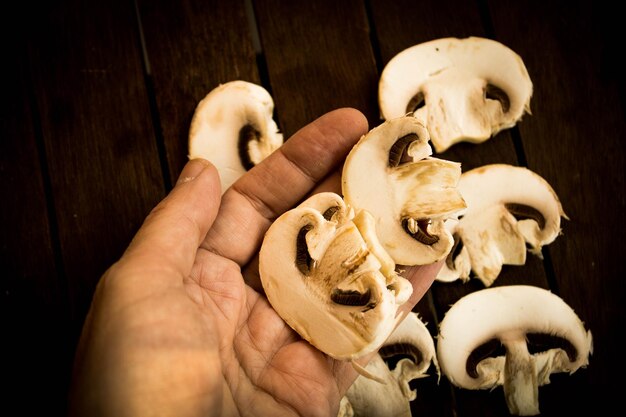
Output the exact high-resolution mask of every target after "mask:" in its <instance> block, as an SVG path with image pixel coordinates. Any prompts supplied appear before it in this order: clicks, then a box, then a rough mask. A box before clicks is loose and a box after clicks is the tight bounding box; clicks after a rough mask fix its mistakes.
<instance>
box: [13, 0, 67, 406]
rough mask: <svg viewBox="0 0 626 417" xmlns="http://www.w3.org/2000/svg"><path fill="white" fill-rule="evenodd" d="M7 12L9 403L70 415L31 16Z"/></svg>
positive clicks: (63, 324)
mask: <svg viewBox="0 0 626 417" xmlns="http://www.w3.org/2000/svg"><path fill="white" fill-rule="evenodd" d="M15 6H18V5H15ZM4 12H5V13H6V16H10V21H8V22H6V24H4V25H2V27H1V28H0V45H2V50H3V53H4V54H5V57H7V59H5V62H4V63H3V65H2V66H1V67H0V75H1V76H2V79H3V80H5V81H6V82H5V86H4V89H3V95H4V99H3V100H2V103H1V104H0V137H2V140H0V173H1V175H2V181H1V182H0V189H1V193H0V194H1V195H2V196H3V203H2V204H0V224H2V231H1V232H0V270H1V271H2V273H1V274H0V316H1V319H0V320H1V322H2V345H3V347H2V358H3V362H4V365H3V370H2V379H3V381H4V383H3V384H2V386H3V395H2V396H3V408H4V409H5V411H7V410H20V413H21V414H27V415H37V414H40V413H41V412H42V411H45V412H46V413H48V414H50V415H64V414H65V398H66V395H67V394H66V389H67V384H68V376H69V374H68V372H67V370H68V369H69V364H70V361H71V354H72V351H73V346H72V345H71V341H70V338H69V332H68V330H69V326H68V313H69V311H68V309H67V307H66V304H65V302H66V298H65V286H64V280H63V274H62V269H59V271H57V267H56V263H55V251H54V249H53V246H54V243H53V241H54V237H53V232H52V231H51V230H53V229H54V227H53V225H51V221H52V223H54V221H55V219H54V218H52V219H50V217H49V216H48V213H49V211H48V201H47V198H46V186H45V185H44V183H45V176H46V175H47V169H46V167H45V156H43V155H41V154H40V151H41V149H40V146H39V144H38V136H39V135H40V131H39V129H38V120H37V114H36V111H34V109H33V108H32V107H31V105H32V102H31V96H32V91H31V88H30V85H31V82H30V79H29V76H28V65H27V62H26V47H25V45H26V38H27V36H28V33H27V31H26V28H27V27H28V24H27V22H28V19H27V17H26V13H25V10H24V9H22V8H20V7H16V9H9V10H7V9H5V10H4ZM42 162H43V164H42ZM33 393H36V397H37V400H36V401H33Z"/></svg>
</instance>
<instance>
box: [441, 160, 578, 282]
mask: <svg viewBox="0 0 626 417" xmlns="http://www.w3.org/2000/svg"><path fill="white" fill-rule="evenodd" d="M458 190H459V192H460V193H461V195H462V196H463V199H464V200H465V202H466V204H467V209H466V210H465V211H464V212H463V213H462V216H460V219H459V220H458V221H451V222H447V227H448V229H449V231H450V232H451V233H452V234H453V236H454V237H455V240H456V243H457V244H459V245H460V246H454V247H453V249H452V250H451V251H450V254H449V255H448V258H447V259H446V264H445V265H444V266H443V268H442V269H441V270H440V272H439V275H438V276H437V279H438V280H440V281H453V280H455V279H459V278H460V279H462V280H464V281H467V280H468V279H469V278H470V274H471V271H473V272H474V274H475V275H476V277H477V278H478V279H480V280H481V281H482V282H483V284H484V285H485V286H487V287H488V286H490V285H492V284H493V282H494V281H495V279H496V278H497V277H498V276H499V275H500V272H501V270H502V266H503V265H505V264H507V265H523V264H524V263H525V262H526V252H527V251H528V250H530V251H531V253H533V254H535V255H537V256H541V248H542V247H543V246H544V245H547V244H549V243H552V242H553V241H554V240H555V239H556V238H557V237H558V236H559V234H560V233H561V217H564V218H567V216H566V215H565V213H564V211H563V208H562V206H561V202H560V201H559V198H558V196H557V195H556V192H555V191H554V189H553V188H552V187H551V186H550V184H548V182H547V181H545V180H544V179H543V178H542V177H540V176H539V175H537V174H536V173H534V172H533V171H531V170H529V169H527V168H524V167H517V166H512V165H506V164H492V165H485V166H482V167H480V168H475V169H473V170H471V171H467V172H464V173H463V174H462V175H461V180H460V181H459V184H458Z"/></svg>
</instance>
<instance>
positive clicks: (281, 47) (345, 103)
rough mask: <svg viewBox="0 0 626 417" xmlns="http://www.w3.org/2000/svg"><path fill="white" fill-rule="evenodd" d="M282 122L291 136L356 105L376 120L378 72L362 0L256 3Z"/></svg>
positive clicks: (372, 121) (268, 0)
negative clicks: (336, 111) (315, 122)
mask: <svg viewBox="0 0 626 417" xmlns="http://www.w3.org/2000/svg"><path fill="white" fill-rule="evenodd" d="M254 5H255V11H256V16H257V21H258V27H259V32H260V38H261V43H262V47H263V52H264V54H265V59H266V62H267V67H268V73H269V80H270V82H271V88H272V94H273V96H274V101H275V103H276V112H277V115H278V119H279V124H280V127H281V129H282V130H283V132H284V134H285V137H286V138H288V137H289V136H291V135H292V134H293V133H295V132H296V131H297V130H298V129H300V128H301V127H303V126H304V125H306V124H308V123H309V122H311V121H313V120H314V119H316V118H317V117H319V116H321V115H322V114H324V113H326V112H328V111H330V110H334V109H336V108H339V107H354V108H356V109H358V110H360V111H361V112H362V113H363V114H365V116H366V117H367V118H368V120H369V122H370V125H371V126H374V125H376V124H378V122H379V120H378V110H377V107H376V85H377V82H378V81H377V79H378V74H377V72H376V65H375V61H374V56H373V52H372V49H371V46H370V39H369V27H368V24H367V17H366V11H365V8H364V6H363V3H362V2H359V1H355V0H350V1H341V2H337V1H332V0H324V1H315V2H292V1H285V0H257V1H254Z"/></svg>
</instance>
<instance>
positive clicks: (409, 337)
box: [338, 312, 439, 417]
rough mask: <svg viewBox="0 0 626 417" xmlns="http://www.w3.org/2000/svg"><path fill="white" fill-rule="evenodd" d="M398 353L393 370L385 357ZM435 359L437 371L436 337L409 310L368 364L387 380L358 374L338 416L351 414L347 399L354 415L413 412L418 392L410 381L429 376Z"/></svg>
mask: <svg viewBox="0 0 626 417" xmlns="http://www.w3.org/2000/svg"><path fill="white" fill-rule="evenodd" d="M398 355H401V356H402V358H401V359H400V360H398V361H397V363H396V365H395V368H393V369H392V370H390V369H389V367H388V365H387V364H386V359H387V358H391V357H394V356H398ZM432 363H434V365H435V367H436V369H437V373H438V372H439V366H438V363H437V356H436V351H435V344H434V341H433V338H432V336H431V335H430V332H429V331H428V329H427V327H426V325H425V324H424V323H423V322H422V321H421V320H420V319H419V317H418V315H417V314H416V313H413V312H410V313H408V315H407V316H406V317H405V318H404V319H403V320H402V322H400V324H399V325H398V327H397V328H396V329H395V330H394V331H393V333H392V334H391V335H390V336H389V338H388V339H387V340H386V341H385V343H384V344H383V345H382V347H381V349H380V350H379V354H378V355H375V356H374V357H373V358H372V360H370V362H369V363H368V364H367V366H366V369H367V370H368V371H369V372H371V373H372V374H375V375H381V376H383V380H384V383H383V384H381V383H379V382H376V381H372V380H371V379H368V378H365V377H363V376H359V377H357V379H356V380H355V382H354V383H353V384H352V385H351V386H350V388H349V389H348V392H347V393H346V395H345V396H344V398H343V399H342V403H343V404H344V406H343V407H341V408H340V413H339V415H338V416H339V417H341V416H348V415H350V414H349V413H348V412H347V411H346V410H347V407H345V404H346V403H347V404H349V405H350V407H349V408H350V411H351V412H352V414H351V415H354V416H356V417H359V416H363V417H364V416H410V415H411V407H410V401H412V400H414V399H415V397H416V392H415V390H414V389H412V388H411V387H410V385H409V383H410V382H411V381H413V380H414V379H417V378H424V377H427V376H428V375H427V373H426V372H427V371H428V369H429V368H430V366H431V364H432Z"/></svg>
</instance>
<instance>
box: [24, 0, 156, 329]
mask: <svg viewBox="0 0 626 417" xmlns="http://www.w3.org/2000/svg"><path fill="white" fill-rule="evenodd" d="M38 16H40V17H41V21H36V22H35V23H36V24H35V25H34V26H33V30H34V33H33V35H32V44H31V46H30V53H31V56H30V58H31V69H32V73H33V85H34V88H35V91H36V95H35V97H36V105H37V109H38V112H39V114H40V115H41V127H42V130H43V142H44V148H45V153H46V156H47V162H48V166H49V171H50V172H49V175H50V183H51V187H52V198H53V201H54V210H55V212H56V215H57V219H56V222H57V224H58V230H59V240H60V246H61V251H62V262H63V266H64V269H65V272H66V274H67V280H68V291H69V294H68V297H69V303H70V308H71V311H72V315H73V316H72V317H73V331H74V335H75V336H76V335H77V333H78V331H79V330H80V327H81V326H82V321H83V318H84V315H85V314H86V311H87V308H88V306H89V303H90V301H91V295H92V293H93V290H94V287H95V284H96V282H97V281H98V280H99V278H100V276H101V274H102V273H103V272H104V271H105V269H106V268H107V267H108V266H109V265H111V264H112V263H113V262H114V261H115V260H116V259H117V258H118V257H119V256H120V255H121V254H122V251H123V250H124V249H125V247H126V245H127V244H128V243H129V242H130V239H131V237H132V236H133V234H134V232H135V231H136V230H137V228H138V227H139V225H140V224H141V222H142V221H143V219H144V217H145V216H146V215H147V214H148V212H149V211H150V209H151V208H152V207H153V205H154V204H155V203H156V202H157V201H158V200H159V198H160V197H162V196H163V194H164V188H163V178H162V175H161V170H160V168H159V159H158V155H157V152H156V145H155V143H156V142H155V137H154V132H153V131H152V123H151V119H150V111H149V105H148V99H147V92H146V88H145V81H144V77H143V71H142V66H141V50H140V47H139V46H140V44H139V39H138V36H137V34H138V31H137V25H136V19H135V12H134V7H133V5H132V2H127V1H113V2H106V3H99V2H90V1H80V0H76V1H61V2H57V3H54V4H50V5H47V6H46V7H45V8H44V10H42V11H41V14H40V15H38Z"/></svg>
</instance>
